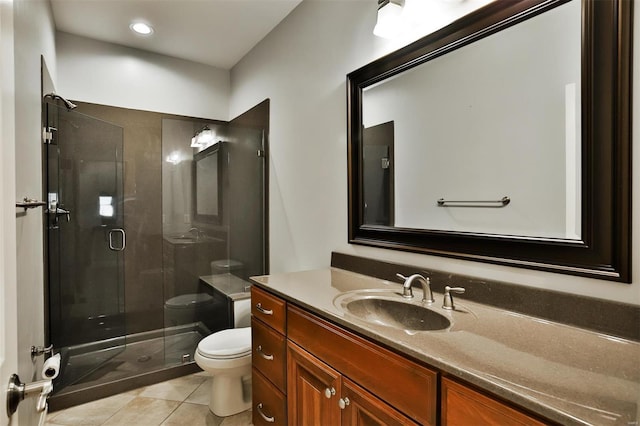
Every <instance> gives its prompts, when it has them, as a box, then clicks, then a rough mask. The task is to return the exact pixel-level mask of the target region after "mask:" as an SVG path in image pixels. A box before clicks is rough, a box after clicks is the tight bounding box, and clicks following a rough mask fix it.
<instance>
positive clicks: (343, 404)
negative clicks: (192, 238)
mask: <svg viewBox="0 0 640 426" xmlns="http://www.w3.org/2000/svg"><path fill="white" fill-rule="evenodd" d="M349 404H351V401H349V398H347V397H346V396H345V397H344V398H340V400H339V401H338V406H339V407H340V409H342V410H344V409H345V408H346V407H347V405H349Z"/></svg>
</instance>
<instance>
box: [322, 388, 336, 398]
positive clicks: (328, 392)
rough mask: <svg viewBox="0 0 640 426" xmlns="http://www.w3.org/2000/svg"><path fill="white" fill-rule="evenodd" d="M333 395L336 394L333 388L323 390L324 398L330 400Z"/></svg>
mask: <svg viewBox="0 0 640 426" xmlns="http://www.w3.org/2000/svg"><path fill="white" fill-rule="evenodd" d="M335 394H336V390H335V388H326V389H325V390H324V396H326V397H327V398H331V397H332V396H333V395H335Z"/></svg>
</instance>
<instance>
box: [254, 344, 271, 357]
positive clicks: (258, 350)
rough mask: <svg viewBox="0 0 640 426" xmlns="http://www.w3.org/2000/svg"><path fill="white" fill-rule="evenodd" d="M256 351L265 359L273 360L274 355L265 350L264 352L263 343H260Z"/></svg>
mask: <svg viewBox="0 0 640 426" xmlns="http://www.w3.org/2000/svg"><path fill="white" fill-rule="evenodd" d="M256 352H258V353H259V354H260V356H261V357H262V358H264V359H266V360H267V361H273V355H269V354H266V353H264V352H262V345H258V349H256Z"/></svg>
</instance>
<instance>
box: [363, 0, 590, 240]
mask: <svg viewBox="0 0 640 426" xmlns="http://www.w3.org/2000/svg"><path fill="white" fill-rule="evenodd" d="M580 77H581V2H580V1H579V0H573V1H571V2H569V3H566V4H564V5H561V6H558V7H557V8H555V9H553V10H551V11H549V12H546V13H543V14H541V15H538V16H536V17H533V18H531V19H529V20H527V21H524V22H521V23H519V24H517V25H515V26H513V27H510V28H507V29H505V30H502V31H500V32H498V33H496V34H493V35H491V36H488V37H486V38H484V39H481V40H479V41H476V42H474V43H472V44H471V45H468V46H465V47H462V48H460V49H458V50H456V51H453V52H450V53H448V54H446V55H443V56H440V57H438V58H436V59H433V60H431V61H429V62H426V63H424V64H422V65H420V66H418V67H416V68H413V69H411V70H409V71H406V72H403V73H401V74H399V75H397V76H395V77H394V78H391V79H386V80H384V81H383V82H381V83H378V84H376V85H373V86H369V87H367V88H366V89H365V90H364V91H363V125H364V127H365V128H368V127H371V126H374V125H377V124H380V123H384V122H388V121H391V120H393V121H394V122H395V130H394V133H395V177H394V178H395V223H394V226H397V227H406V228H417V229H437V230H447V231H466V232H480V233H489V234H505V235H522V236H538V237H553V238H568V239H578V238H579V237H580V229H581V222H580V218H581V212H580V205H581V199H580V194H581V188H580V176H581V169H580V143H579V141H580V139H581V134H580V122H581V111H580V105H581V101H580V90H581V89H580ZM368 191H369V188H368V187H367V182H365V188H364V189H363V192H364V193H365V194H366V193H367V192H368ZM504 196H508V197H510V198H511V203H510V204H509V205H508V206H507V207H505V208H491V209H488V208H442V207H438V205H437V200H438V199H440V198H445V199H453V200H492V199H495V200H500V199H501V198H502V197H504ZM365 223H375V222H367V221H365Z"/></svg>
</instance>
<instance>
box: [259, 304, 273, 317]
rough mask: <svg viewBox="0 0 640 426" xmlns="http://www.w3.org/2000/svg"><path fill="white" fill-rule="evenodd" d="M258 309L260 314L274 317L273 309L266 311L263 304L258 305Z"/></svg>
mask: <svg viewBox="0 0 640 426" xmlns="http://www.w3.org/2000/svg"><path fill="white" fill-rule="evenodd" d="M256 309H257V310H258V312H261V313H263V314H265V315H273V311H272V310H271V309H265V308H263V307H262V303H258V304H257V305H256Z"/></svg>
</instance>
